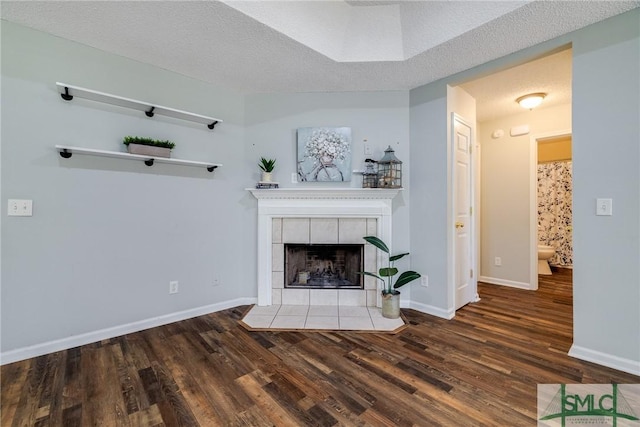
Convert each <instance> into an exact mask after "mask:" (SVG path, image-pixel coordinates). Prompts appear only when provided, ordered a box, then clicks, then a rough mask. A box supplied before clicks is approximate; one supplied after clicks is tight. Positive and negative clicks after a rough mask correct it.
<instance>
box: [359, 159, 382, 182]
mask: <svg viewBox="0 0 640 427" xmlns="http://www.w3.org/2000/svg"><path fill="white" fill-rule="evenodd" d="M376 163H377V162H376V161H375V160H373V159H366V160H365V161H364V172H363V173H362V188H376V187H377V186H378V167H377V165H376Z"/></svg>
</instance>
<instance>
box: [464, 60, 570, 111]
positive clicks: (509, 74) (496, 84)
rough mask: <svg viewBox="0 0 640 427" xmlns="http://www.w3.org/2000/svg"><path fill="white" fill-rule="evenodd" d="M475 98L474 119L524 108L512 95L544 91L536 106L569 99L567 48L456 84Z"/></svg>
mask: <svg viewBox="0 0 640 427" xmlns="http://www.w3.org/2000/svg"><path fill="white" fill-rule="evenodd" d="M460 86H461V87H462V88H463V89H464V90H465V91H467V92H468V93H469V94H470V95H471V96H473V97H474V98H475V99H476V110H477V120H478V121H479V122H484V121H487V120H494V119H497V118H499V117H504V116H509V115H511V114H517V113H522V112H524V111H526V110H523V108H522V107H521V106H520V105H518V103H516V101H515V100H516V98H518V97H520V96H522V95H526V94H528V93H535V92H544V93H546V94H547V96H546V97H545V99H544V101H543V102H542V104H541V105H540V106H539V107H537V108H536V109H542V108H547V107H552V106H555V105H561V104H569V103H571V49H566V50H563V51H561V52H558V53H555V54H552V55H549V56H546V57H544V58H540V59H537V60H535V61H531V62H527V63H526V64H522V65H520V66H517V67H513V68H509V69H508V70H504V71H501V72H498V73H495V74H491V75H489V76H486V77H483V78H480V79H476V80H473V81H470V82H467V83H464V84H461V85H460Z"/></svg>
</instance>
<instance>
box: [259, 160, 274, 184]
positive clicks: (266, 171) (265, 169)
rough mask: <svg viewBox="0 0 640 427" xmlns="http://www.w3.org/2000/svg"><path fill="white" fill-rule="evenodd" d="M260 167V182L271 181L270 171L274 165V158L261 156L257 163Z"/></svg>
mask: <svg viewBox="0 0 640 427" xmlns="http://www.w3.org/2000/svg"><path fill="white" fill-rule="evenodd" d="M258 166H259V167H260V169H262V179H261V181H262V182H271V179H272V176H271V173H272V172H273V169H274V168H275V167H276V159H265V158H264V157H262V158H261V159H260V163H258Z"/></svg>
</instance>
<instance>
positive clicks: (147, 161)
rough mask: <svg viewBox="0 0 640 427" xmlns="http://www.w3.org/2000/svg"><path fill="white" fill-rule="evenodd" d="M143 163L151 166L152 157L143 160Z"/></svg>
mask: <svg viewBox="0 0 640 427" xmlns="http://www.w3.org/2000/svg"><path fill="white" fill-rule="evenodd" d="M144 164H145V165H147V166H153V159H148V160H145V161H144Z"/></svg>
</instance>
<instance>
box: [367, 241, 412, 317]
mask: <svg viewBox="0 0 640 427" xmlns="http://www.w3.org/2000/svg"><path fill="white" fill-rule="evenodd" d="M364 240H366V241H367V242H368V243H371V244H372V245H373V246H375V247H376V248H378V249H380V250H381V251H382V252H384V253H386V254H387V266H386V267H381V268H380V269H379V270H378V274H375V273H370V272H368V271H364V272H363V274H366V275H367V276H372V277H375V278H376V279H378V280H381V281H382V283H383V284H384V288H383V289H382V316H384V317H387V318H389V319H397V318H398V317H400V291H397V290H396V289H398V288H400V287H402V286H404V285H406V284H407V283H409V282H412V281H414V280H416V279H417V278H419V277H420V273H416V272H415V271H411V270H410V271H405V272H404V273H401V274H400V276H398V279H397V280H396V281H395V283H393V276H395V275H396V274H398V269H397V268H396V267H394V266H393V263H394V262H395V261H397V260H399V259H400V258H402V257H404V256H406V255H409V252H405V253H402V254H397V255H391V252H390V251H389V248H388V247H387V245H386V244H385V243H384V242H383V241H382V240H380V239H379V238H377V237H375V236H366V237H364Z"/></svg>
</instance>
